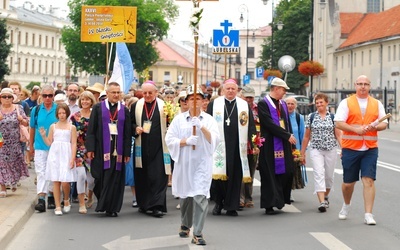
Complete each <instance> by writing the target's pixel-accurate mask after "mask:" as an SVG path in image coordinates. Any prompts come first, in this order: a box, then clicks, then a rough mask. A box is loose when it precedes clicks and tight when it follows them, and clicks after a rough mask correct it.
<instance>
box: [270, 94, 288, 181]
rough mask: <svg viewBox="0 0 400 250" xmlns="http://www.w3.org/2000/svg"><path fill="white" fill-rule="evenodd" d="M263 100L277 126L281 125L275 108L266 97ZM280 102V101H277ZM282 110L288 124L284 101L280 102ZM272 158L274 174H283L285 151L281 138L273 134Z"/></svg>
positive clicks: (284, 170) (284, 171)
mask: <svg viewBox="0 0 400 250" xmlns="http://www.w3.org/2000/svg"><path fill="white" fill-rule="evenodd" d="M264 101H265V102H266V103H267V105H268V107H269V112H270V113H271V117H272V120H273V121H274V123H275V124H276V125H277V126H279V127H280V126H281V125H280V122H279V116H278V112H277V108H279V107H277V108H274V106H272V104H271V103H270V102H269V100H268V98H267V97H264ZM279 103H280V101H279ZM281 106H282V109H283V112H285V115H286V126H288V125H289V122H288V121H287V118H288V117H289V112H288V110H287V107H286V103H282V105H281ZM274 158H275V174H284V173H286V169H285V153H284V148H283V140H282V139H281V138H279V137H276V136H274Z"/></svg>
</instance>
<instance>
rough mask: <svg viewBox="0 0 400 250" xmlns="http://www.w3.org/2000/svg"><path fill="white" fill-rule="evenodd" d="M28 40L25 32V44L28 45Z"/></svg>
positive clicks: (27, 34)
mask: <svg viewBox="0 0 400 250" xmlns="http://www.w3.org/2000/svg"><path fill="white" fill-rule="evenodd" d="M28 40H29V33H28V32H26V33H25V45H28Z"/></svg>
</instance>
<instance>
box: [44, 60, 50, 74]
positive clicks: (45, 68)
mask: <svg viewBox="0 0 400 250" xmlns="http://www.w3.org/2000/svg"><path fill="white" fill-rule="evenodd" d="M48 66H49V64H48V61H45V62H44V74H45V75H48V72H47V69H48Z"/></svg>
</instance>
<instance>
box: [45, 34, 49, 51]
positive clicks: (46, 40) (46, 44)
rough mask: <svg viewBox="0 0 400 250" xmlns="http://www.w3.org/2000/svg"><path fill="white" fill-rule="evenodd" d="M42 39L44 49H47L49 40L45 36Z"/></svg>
mask: <svg viewBox="0 0 400 250" xmlns="http://www.w3.org/2000/svg"><path fill="white" fill-rule="evenodd" d="M44 39H45V40H44V44H45V48H46V49H47V48H48V47H49V43H48V41H49V39H48V37H47V36H46V37H45V38H44Z"/></svg>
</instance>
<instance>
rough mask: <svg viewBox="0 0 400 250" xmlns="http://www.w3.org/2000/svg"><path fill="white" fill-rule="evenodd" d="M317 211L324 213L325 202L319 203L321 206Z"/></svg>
mask: <svg viewBox="0 0 400 250" xmlns="http://www.w3.org/2000/svg"><path fill="white" fill-rule="evenodd" d="M318 210H319V211H320V212H321V213H324V212H326V205H325V202H321V204H320V205H319V206H318Z"/></svg>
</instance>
